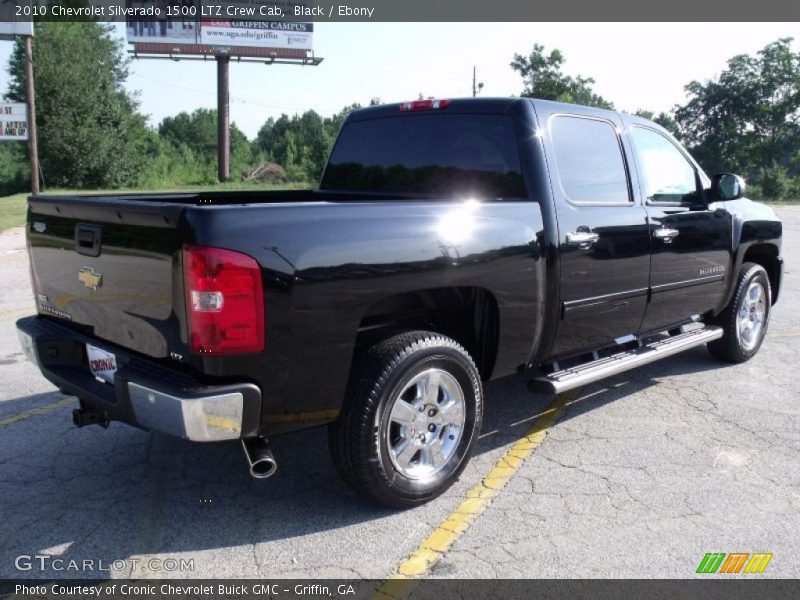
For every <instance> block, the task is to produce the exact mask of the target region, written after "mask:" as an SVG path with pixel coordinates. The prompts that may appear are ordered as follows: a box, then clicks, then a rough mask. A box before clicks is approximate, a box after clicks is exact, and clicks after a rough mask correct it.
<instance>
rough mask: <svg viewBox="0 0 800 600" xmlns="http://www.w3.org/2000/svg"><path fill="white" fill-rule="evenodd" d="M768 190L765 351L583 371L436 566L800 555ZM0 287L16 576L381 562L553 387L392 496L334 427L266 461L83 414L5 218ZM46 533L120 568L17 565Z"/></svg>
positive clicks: (403, 549)
mask: <svg viewBox="0 0 800 600" xmlns="http://www.w3.org/2000/svg"><path fill="white" fill-rule="evenodd" d="M776 210H777V212H778V213H779V215H780V216H781V217H782V219H783V220H784V240H785V241H784V248H783V255H784V257H785V259H786V263H787V268H786V273H785V278H784V286H783V289H782V291H781V298H780V302H779V303H778V305H777V306H776V307H775V308H774V310H773V313H772V317H771V323H770V329H769V338H768V339H767V340H766V342H765V344H764V346H763V347H762V349H761V351H760V353H759V354H758V356H757V357H756V358H754V359H753V360H751V361H750V362H748V363H746V364H744V365H737V366H731V365H725V364H721V363H719V362H717V361H716V360H714V359H713V358H712V357H711V356H710V355H709V354H708V353H707V352H706V350H705V349H704V348H696V349H693V350H690V351H687V352H685V353H684V354H681V355H678V356H676V357H672V358H668V359H665V360H663V361H661V362H658V363H655V364H652V365H649V366H647V367H643V368H641V369H639V370H636V371H632V372H629V373H626V374H623V375H620V376H617V377H615V378H613V379H610V380H607V381H604V382H600V383H597V384H594V385H591V386H589V387H586V388H584V389H583V390H581V392H580V393H579V394H578V395H577V397H576V400H575V401H574V402H573V403H572V404H571V405H570V406H569V407H568V408H567V410H566V411H565V413H564V414H563V415H562V416H561V418H560V419H559V420H558V421H557V422H556V424H555V425H554V426H553V427H552V428H550V429H549V431H548V433H547V437H546V438H545V440H544V441H543V442H542V443H541V445H539V446H538V447H537V448H536V450H535V451H534V452H533V454H532V455H531V456H530V457H528V458H527V460H526V461H525V462H524V464H523V465H522V466H521V467H520V469H519V470H518V471H517V472H516V474H515V475H514V476H513V477H512V478H511V479H510V481H509V482H508V485H507V486H506V488H505V489H504V490H503V491H501V492H499V493H498V494H497V496H496V497H495V498H494V499H493V500H492V501H491V503H490V504H489V505H488V507H487V508H486V509H485V510H484V511H483V513H482V514H480V515H479V516H478V517H477V518H475V519H474V521H472V524H471V527H470V528H469V529H468V530H467V531H466V533H464V534H463V535H462V536H461V537H460V538H459V539H458V540H457V541H456V542H455V544H454V545H453V546H452V548H450V549H449V551H447V552H446V553H445V554H444V555H443V556H442V557H441V558H440V560H439V561H438V562H437V563H436V564H435V565H434V566H433V569H432V571H431V575H432V576H434V577H458V578H466V577H510V578H516V577H537V578H538V577H581V578H584V577H589V578H591V577H617V578H624V577H644V578H648V577H660V578H666V577H678V578H683V577H694V576H695V569H696V568H697V565H698V564H699V563H700V561H701V559H702V558H703V556H704V554H705V553H707V552H771V553H773V554H774V557H773V559H772V561H771V563H770V564H769V566H768V568H767V569H766V571H765V573H764V574H763V575H760V576H759V577H798V576H800V535H798V532H800V383H798V378H797V374H796V373H795V372H794V369H795V368H797V367H796V365H797V364H798V361H799V360H800V317H798V312H797V311H796V310H793V309H794V308H795V307H796V306H797V304H798V300H800V277H799V276H798V273H800V271H798V270H797V264H798V261H799V260H800V207H786V206H784V207H778V208H777V209H776ZM0 298H2V301H1V302H0V422H2V423H5V424H3V425H0V515H2V519H0V577H3V578H7V577H31V578H44V577H51V576H69V577H97V576H98V575H99V576H101V577H137V578H147V577H262V578H265V577H270V578H275V577H292V578H294V577H314V578H339V577H341V578H352V577H364V578H384V577H387V576H389V575H391V574H392V573H395V571H396V569H397V567H398V565H399V564H400V563H402V562H403V560H404V559H405V558H406V557H408V556H409V555H410V554H411V553H412V552H414V551H415V550H416V549H417V547H418V546H419V545H420V543H421V542H422V540H424V539H425V538H426V537H427V536H428V535H429V534H430V533H431V531H433V530H434V529H435V528H436V527H437V526H438V525H439V524H440V523H441V522H442V521H443V520H444V519H446V518H447V516H448V515H449V514H450V512H451V511H452V510H453V509H454V508H455V507H456V506H458V505H459V503H460V502H461V501H462V500H463V499H464V497H465V495H466V493H467V491H468V490H469V489H470V488H472V487H473V486H475V485H476V484H478V483H479V482H480V481H481V479H482V478H483V477H484V476H485V475H486V474H487V473H488V472H489V471H490V470H491V469H492V467H493V465H494V464H495V463H496V462H497V461H498V459H499V458H500V457H501V456H502V455H503V454H504V452H505V451H506V450H507V449H508V448H509V447H510V446H511V445H512V444H513V443H514V442H515V441H516V440H517V439H519V438H520V437H521V436H523V435H525V434H526V433H528V431H529V430H530V428H531V425H532V423H533V422H534V420H535V419H536V418H537V416H538V415H539V414H540V413H541V412H542V411H543V410H545V409H546V407H547V406H548V405H549V403H550V401H551V399H550V398H546V397H542V396H536V395H533V394H531V393H529V392H528V391H527V389H526V386H525V380H524V378H522V377H510V378H506V379H502V380H499V381H495V382H492V383H490V384H489V385H488V386H487V402H486V416H485V423H484V429H483V434H482V437H481V439H480V443H479V446H478V449H477V453H476V456H475V457H474V458H473V460H472V462H471V463H470V465H469V467H468V468H467V470H466V471H465V472H464V474H463V475H462V477H461V479H460V481H459V482H458V483H457V484H456V485H455V486H454V487H453V488H452V489H451V490H450V491H449V492H448V493H447V494H445V495H444V496H442V497H441V498H439V499H437V500H436V501H434V502H432V503H430V504H428V505H426V506H423V507H420V508H417V509H414V510H410V511H405V512H393V511H390V510H386V509H382V508H378V507H376V506H373V505H371V504H369V503H367V502H365V501H363V500H361V499H360V498H359V497H358V496H356V495H355V494H354V493H352V492H351V491H350V490H349V488H348V487H347V486H346V485H345V484H343V483H342V482H341V481H340V480H339V478H338V477H337V475H336V473H335V471H334V467H333V465H332V463H331V461H330V459H329V458H328V453H327V446H326V441H325V432H324V430H315V431H308V432H303V433H300V434H293V435H288V436H284V437H280V438H276V439H275V440H274V444H273V446H274V451H275V454H276V456H277V458H278V463H279V469H278V474H277V475H276V476H275V477H273V478H271V479H268V480H264V481H255V480H252V479H250V478H249V476H248V475H247V472H246V469H245V465H244V459H243V457H242V453H241V448H240V447H239V445H238V444H236V443H226V444H218V445H192V444H190V443H187V442H182V441H179V440H174V439H171V438H169V437H166V436H162V435H158V434H150V433H146V432H142V431H139V430H136V429H133V428H130V427H127V426H124V425H121V424H118V423H114V424H112V425H111V426H110V427H109V428H108V429H107V430H103V429H101V428H99V427H87V428H84V429H80V430H79V429H76V428H75V427H73V426H72V423H71V419H70V410H71V408H72V406H71V405H69V403H61V404H60V405H56V406H53V404H54V403H57V402H59V401H61V400H62V399H63V395H62V394H60V393H59V392H58V391H57V390H56V389H54V388H53V386H51V385H50V384H49V383H48V382H47V381H45V380H44V379H43V378H42V377H41V376H40V375H39V373H38V371H37V370H36V368H35V367H34V366H33V365H31V364H30V363H28V362H26V361H25V360H24V357H23V355H22V352H21V349H20V347H19V344H18V342H17V338H16V333H15V329H14V322H15V320H16V319H17V318H19V317H21V316H24V315H27V314H31V313H32V312H33V311H34V305H33V299H32V294H31V291H30V289H29V278H28V272H27V258H26V255H25V252H24V234H23V232H22V230H21V229H12V230H9V231H7V232H5V233H3V234H2V235H0ZM37 408H40V409H41V410H39V411H37V410H35V409H37ZM19 417H22V418H19ZM15 418H16V419H15ZM33 554H40V555H51V556H52V557H54V558H61V559H65V560H66V561H69V560H76V561H79V562H82V561H84V560H93V561H95V564H97V561H103V563H104V566H106V567H112V568H111V569H109V570H105V571H100V572H97V571H72V570H70V571H54V570H52V568H45V569H40V568H39V565H36V564H34V566H33V568H32V569H30V570H26V571H18V570H17V569H16V568H15V558H16V557H18V556H20V555H33ZM167 558H171V559H177V560H178V561H180V560H181V559H184V561H193V568H184V569H183V570H172V568H171V566H172V563H170V561H165V560H164V559H167ZM114 561H117V562H116V563H115V562H114ZM121 561H124V562H121ZM165 563H166V564H165ZM23 564H24V563H23ZM64 564H68V563H67V562H65V563H64ZM46 566H47V565H46ZM51 566H52V565H51ZM117 567H118V568H117ZM739 576H741V577H752V576H750V575H739ZM706 577H708V576H706ZM728 577H731V576H728Z"/></svg>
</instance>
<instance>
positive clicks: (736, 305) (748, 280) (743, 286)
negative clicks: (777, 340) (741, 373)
mask: <svg viewBox="0 0 800 600" xmlns="http://www.w3.org/2000/svg"><path fill="white" fill-rule="evenodd" d="M753 282H757V283H759V284H760V285H761V286H762V288H763V290H764V293H765V294H766V298H765V300H764V319H763V325H762V327H761V329H760V331H759V333H758V335H757V336H756V338H755V340H754V342H755V343H754V344H753V343H751V344H750V345H748V344H746V343H745V342H744V340H743V339H741V336H740V335H739V332H738V329H737V319H738V316H739V311H740V310H741V309H742V305H743V303H744V302H745V301H746V300H747V297H746V296H747V291H748V290H749V289H750V286H751V285H752V284H753ZM771 305H772V290H771V288H770V285H769V276H768V275H767V272H766V271H765V270H764V267H762V266H761V265H758V264H756V263H749V262H748V263H744V264H742V267H741V269H740V270H739V278H738V279H737V281H736V290H735V291H734V293H733V297H732V298H731V301H730V302H729V303H728V305H727V306H726V307H725V309H724V310H723V311H722V312H721V313H720V314H719V315H717V317H716V318H715V319H714V320H713V321H712V324H714V325H719V326H720V327H722V329H723V330H724V334H723V336H722V337H721V338H720V339H718V340H714V341H713V342H711V343H709V344H708V351H709V352H711V354H712V355H713V356H715V357H716V358H719V359H720V360H724V361H727V362H732V363H742V362H745V361H747V360H750V359H751V358H753V357H754V356H755V355H756V353H757V352H758V349H759V348H761V343H762V342H763V341H764V336H765V335H766V333H767V326H768V325H769V312H770V308H771Z"/></svg>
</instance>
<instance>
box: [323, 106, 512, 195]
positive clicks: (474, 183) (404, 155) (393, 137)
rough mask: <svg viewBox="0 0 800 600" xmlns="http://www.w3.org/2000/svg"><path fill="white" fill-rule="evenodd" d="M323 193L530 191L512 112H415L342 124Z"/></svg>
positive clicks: (488, 193) (501, 192) (445, 193)
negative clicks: (325, 191)
mask: <svg viewBox="0 0 800 600" xmlns="http://www.w3.org/2000/svg"><path fill="white" fill-rule="evenodd" d="M320 187H321V188H322V189H324V190H342V191H355V192H389V193H410V194H436V195H446V196H450V195H453V196H459V197H464V196H470V197H476V198H497V199H500V198H522V197H525V196H526V195H527V194H526V192H525V184H524V183H523V179H522V169H521V168H520V163H519V150H518V148H517V139H516V135H515V133H514V126H513V122H512V120H511V118H510V117H508V116H506V115H445V114H436V115H413V116H404V117H388V118H383V119H372V120H367V121H352V122H350V123H348V124H347V125H345V126H344V128H343V129H342V132H341V133H340V134H339V139H338V140H337V142H336V145H335V147H334V149H333V153H332V154H331V158H330V160H329V161H328V166H327V167H326V169H325V174H324V176H323V178H322V183H321V185H320Z"/></svg>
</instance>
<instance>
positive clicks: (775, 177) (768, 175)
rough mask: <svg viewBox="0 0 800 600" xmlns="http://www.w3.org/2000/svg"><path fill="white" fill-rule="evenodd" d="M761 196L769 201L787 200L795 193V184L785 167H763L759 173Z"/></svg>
mask: <svg viewBox="0 0 800 600" xmlns="http://www.w3.org/2000/svg"><path fill="white" fill-rule="evenodd" d="M758 182H759V183H760V188H761V194H762V195H763V197H764V198H767V199H768V200H785V199H786V198H789V197H790V195H791V194H792V192H793V191H794V189H793V188H794V182H793V181H792V178H791V177H789V172H788V170H787V169H786V167H784V166H783V165H778V164H773V165H770V166H768V167H762V168H761V169H760V170H759V173H758Z"/></svg>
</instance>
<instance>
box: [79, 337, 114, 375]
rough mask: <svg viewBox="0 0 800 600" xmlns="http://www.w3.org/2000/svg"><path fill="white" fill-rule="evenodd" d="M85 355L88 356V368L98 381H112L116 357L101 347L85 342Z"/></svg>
mask: <svg viewBox="0 0 800 600" xmlns="http://www.w3.org/2000/svg"><path fill="white" fill-rule="evenodd" d="M86 356H87V357H88V358H89V369H90V370H91V372H92V375H94V377H95V379H97V380H98V381H104V382H106V383H114V375H115V374H116V372H117V357H116V356H114V355H113V354H111V352H106V351H105V350H103V349H101V348H97V347H96V346H92V345H91V344H86Z"/></svg>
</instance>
